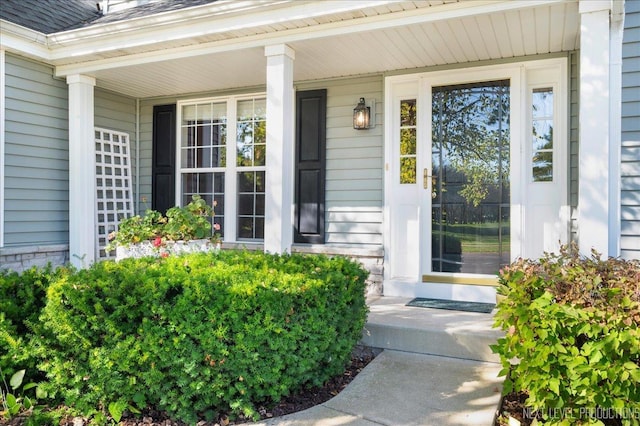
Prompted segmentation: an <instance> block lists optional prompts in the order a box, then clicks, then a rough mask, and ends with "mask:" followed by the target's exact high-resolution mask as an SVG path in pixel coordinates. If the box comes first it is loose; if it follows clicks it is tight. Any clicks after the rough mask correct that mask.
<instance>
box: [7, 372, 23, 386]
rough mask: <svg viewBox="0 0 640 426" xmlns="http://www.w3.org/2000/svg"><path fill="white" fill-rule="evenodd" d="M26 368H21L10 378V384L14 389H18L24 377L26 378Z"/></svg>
mask: <svg viewBox="0 0 640 426" xmlns="http://www.w3.org/2000/svg"><path fill="white" fill-rule="evenodd" d="M24 373H25V370H20V371H18V372H17V373H15V374H14V375H13V376H11V380H9V384H10V385H11V388H12V389H18V388H19V387H20V385H21V384H22V379H23V378H24Z"/></svg>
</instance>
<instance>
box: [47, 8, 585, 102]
mask: <svg viewBox="0 0 640 426" xmlns="http://www.w3.org/2000/svg"><path fill="white" fill-rule="evenodd" d="M462 4H463V5H464V6H461V4H460V3H457V4H455V5H452V4H451V3H450V2H442V1H431V2H426V1H420V2H418V1H410V2H400V3H393V4H391V5H385V6H384V7H377V8H376V7H370V8H367V9H363V10H361V11H359V12H358V13H355V12H353V11H350V12H345V14H343V16H342V18H340V16H339V15H334V16H332V17H331V18H329V17H324V18H322V19H321V18H315V19H313V22H309V20H306V27H305V26H302V24H301V23H300V20H299V21H295V22H294V21H291V22H290V23H289V25H285V24H280V26H277V27H276V26H273V25H271V26H270V27H271V30H270V31H267V30H266V29H265V28H262V29H261V30H259V31H258V30H257V29H255V30H254V31H252V32H247V31H246V30H243V31H244V33H245V34H244V35H242V34H236V35H234V36H233V37H232V36H231V35H230V34H227V37H226V38H224V39H222V36H221V35H219V34H218V35H208V36H200V37H194V38H192V39H190V41H189V40H187V41H185V40H182V41H181V42H180V44H181V45H182V46H176V43H177V42H172V43H168V44H166V45H164V46H165V47H166V49H164V50H162V49H161V47H162V46H163V45H162V44H160V45H156V46H155V47H154V48H153V51H151V50H147V52H136V51H126V52H124V51H121V53H123V55H122V56H120V57H111V58H109V57H106V56H112V54H110V55H105V56H103V58H102V59H99V60H96V59H95V58H92V60H91V61H87V62H85V64H83V63H81V62H78V63H75V64H60V65H61V66H60V67H59V69H60V70H62V72H61V73H60V74H61V75H64V74H68V73H71V72H72V71H73V70H74V69H78V70H80V71H82V70H83V67H84V71H83V72H84V73H86V74H88V75H93V76H94V77H96V79H97V85H98V86H99V87H102V88H105V89H109V90H113V91H116V92H119V93H123V94H126V95H128V96H132V97H136V98H148V97H160V96H170V95H180V94H189V93H198V92H209V91H211V92H212V91H218V90H224V89H230V88H237V87H252V86H263V85H264V84H265V80H266V58H265V57H264V46H265V45H269V44H274V43H281V42H282V43H287V44H288V45H289V46H291V47H292V48H293V49H294V50H295V54H296V58H295V61H294V80H295V81H297V82H300V81H308V80H316V79H326V78H334V77H344V76H353V75H359V74H371V73H384V72H390V71H396V70H404V69H413V68H421V67H432V66H438V65H448V64H460V63H467V62H475V61H483V60H496V59H505V58H512V57H521V56H527V55H537V54H546V53H554V52H561V51H571V50H575V49H578V47H579V32H580V31H579V14H578V3H577V2H575V1H560V0H559V1H550V2H547V3H543V2H536V1H529V2H527V1H525V2H493V3H491V2H473V1H470V2H463V3H462ZM479 4H482V5H483V6H484V7H478V5H479ZM493 4H495V5H507V6H504V7H491V6H492V5H493ZM514 4H518V7H514V6H513V5H514ZM452 6H455V7H452ZM393 14H396V15H397V16H398V17H401V16H405V17H406V18H407V19H397V20H390V19H387V18H388V17H390V16H392V15H393ZM301 21H305V20H304V19H302V20H301ZM345 21H348V22H349V25H345ZM403 22H404V23H403ZM407 22H408V24H407ZM189 43H191V45H189ZM67 61H68V59H67ZM67 61H64V62H67ZM87 64H88V65H87Z"/></svg>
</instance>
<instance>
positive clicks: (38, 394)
mask: <svg viewBox="0 0 640 426" xmlns="http://www.w3.org/2000/svg"><path fill="white" fill-rule="evenodd" d="M48 396H49V394H48V393H47V391H46V390H44V389H42V386H38V387H36V398H38V399H44V398H46V397H48Z"/></svg>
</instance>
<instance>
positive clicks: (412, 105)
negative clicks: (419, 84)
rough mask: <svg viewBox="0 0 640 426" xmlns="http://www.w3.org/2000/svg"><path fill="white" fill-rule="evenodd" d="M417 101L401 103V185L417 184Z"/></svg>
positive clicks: (410, 100)
mask: <svg viewBox="0 0 640 426" xmlns="http://www.w3.org/2000/svg"><path fill="white" fill-rule="evenodd" d="M416 124H417V120H416V100H415V99H407V100H403V101H400V157H399V158H400V183H401V184H411V183H416V182H417V179H416V167H417V163H416V159H417V150H416V140H417V136H416V130H417V129H416Z"/></svg>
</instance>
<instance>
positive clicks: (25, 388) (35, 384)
mask: <svg viewBox="0 0 640 426" xmlns="http://www.w3.org/2000/svg"><path fill="white" fill-rule="evenodd" d="M36 386H38V384H37V383H33V382H31V383H27V384H26V385H24V386H23V387H22V390H23V391H26V390H29V389H32V388H35V387H36Z"/></svg>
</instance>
